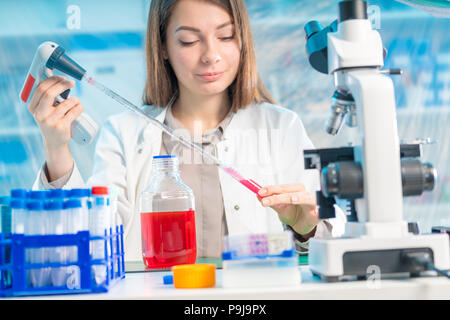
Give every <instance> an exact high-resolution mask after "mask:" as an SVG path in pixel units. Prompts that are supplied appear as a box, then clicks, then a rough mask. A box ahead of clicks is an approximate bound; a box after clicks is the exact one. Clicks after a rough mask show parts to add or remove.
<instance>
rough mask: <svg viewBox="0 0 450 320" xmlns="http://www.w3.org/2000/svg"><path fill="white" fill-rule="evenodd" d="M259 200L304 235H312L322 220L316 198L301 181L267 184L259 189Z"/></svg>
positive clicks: (281, 219)
mask: <svg viewBox="0 0 450 320" xmlns="http://www.w3.org/2000/svg"><path fill="white" fill-rule="evenodd" d="M258 200H259V201H260V203H261V204H262V205H263V206H264V207H270V208H272V209H273V210H275V211H276V212H277V213H278V217H279V219H280V221H281V222H282V223H284V224H286V225H289V226H291V227H292V229H293V230H294V231H295V232H297V233H298V234H300V235H302V236H305V235H310V233H312V231H313V230H314V229H315V227H316V226H317V224H318V223H319V222H320V219H319V211H318V208H317V205H316V199H315V197H314V196H313V195H312V194H311V193H310V192H308V191H307V190H306V187H305V185H303V184H301V183H300V184H282V185H274V186H265V187H264V188H262V189H261V190H259V193H258Z"/></svg>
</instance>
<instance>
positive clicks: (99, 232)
mask: <svg viewBox="0 0 450 320" xmlns="http://www.w3.org/2000/svg"><path fill="white" fill-rule="evenodd" d="M91 194H92V207H91V212H90V214H89V231H90V233H91V235H93V236H107V235H109V234H111V232H110V228H109V227H110V225H109V222H110V210H109V209H110V208H109V206H108V203H109V198H108V188H107V187H103V186H96V187H92V189H91ZM110 253H111V243H108V242H106V243H105V242H104V241H100V240H97V241H92V242H91V257H92V259H94V260H95V259H101V258H102V257H104V256H105V255H109V254H110ZM92 276H93V279H94V281H95V282H96V283H97V284H101V283H103V282H104V281H106V267H105V266H103V265H98V266H93V267H92Z"/></svg>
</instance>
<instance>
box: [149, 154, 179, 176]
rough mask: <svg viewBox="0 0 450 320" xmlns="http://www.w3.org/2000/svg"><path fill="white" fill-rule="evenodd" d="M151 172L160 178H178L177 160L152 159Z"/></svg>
mask: <svg viewBox="0 0 450 320" xmlns="http://www.w3.org/2000/svg"><path fill="white" fill-rule="evenodd" d="M152 168H153V172H155V173H156V174H157V175H161V176H172V177H179V176H180V171H179V168H178V159H177V158H163V159H154V160H153V164H152Z"/></svg>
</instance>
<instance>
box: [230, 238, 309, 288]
mask: <svg viewBox="0 0 450 320" xmlns="http://www.w3.org/2000/svg"><path fill="white" fill-rule="evenodd" d="M224 250H226V251H224V252H223V253H222V259H223V262H222V268H223V271H222V286H223V287H224V288H244V287H264V286H294V285H298V284H299V283H300V282H301V274H300V269H299V266H298V256H297V254H296V252H295V245H294V241H293V234H292V232H291V231H284V232H281V233H272V234H271V233H267V234H241V235H229V236H226V237H225V238H224Z"/></svg>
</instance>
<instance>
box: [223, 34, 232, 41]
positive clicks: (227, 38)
mask: <svg viewBox="0 0 450 320" xmlns="http://www.w3.org/2000/svg"><path fill="white" fill-rule="evenodd" d="M220 39H221V40H225V41H227V40H232V39H234V35H233V36H229V37H221V38H220Z"/></svg>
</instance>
